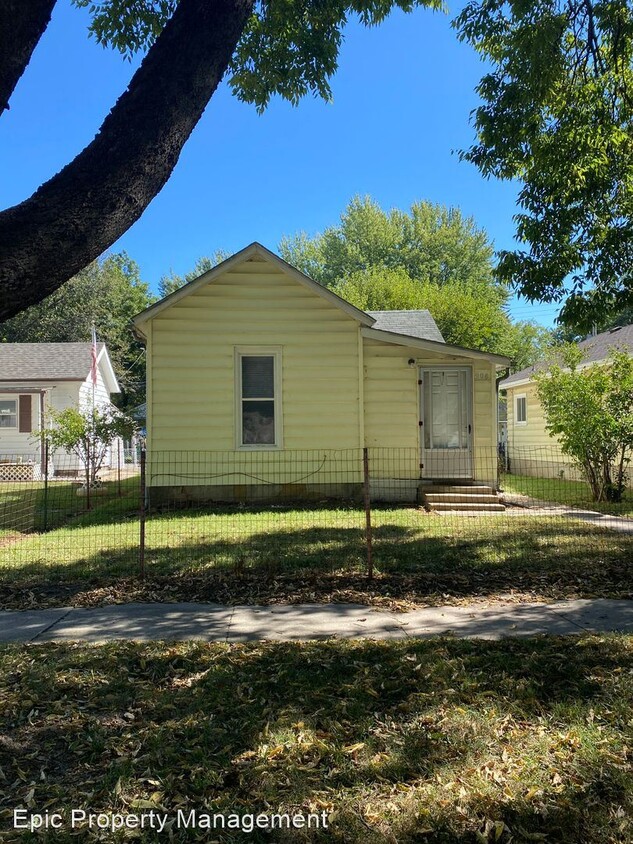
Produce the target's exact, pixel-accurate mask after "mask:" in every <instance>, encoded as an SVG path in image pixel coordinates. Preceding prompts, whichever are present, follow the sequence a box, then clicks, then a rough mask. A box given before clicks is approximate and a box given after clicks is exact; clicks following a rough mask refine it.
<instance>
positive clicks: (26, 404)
mask: <svg viewBox="0 0 633 844" xmlns="http://www.w3.org/2000/svg"><path fill="white" fill-rule="evenodd" d="M18 424H19V428H18V430H19V432H20V433H21V434H30V433H31V396H20V421H19V423H18Z"/></svg>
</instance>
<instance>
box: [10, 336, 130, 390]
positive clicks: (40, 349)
mask: <svg viewBox="0 0 633 844" xmlns="http://www.w3.org/2000/svg"><path fill="white" fill-rule="evenodd" d="M97 362H98V364H99V366H100V367H101V369H102V373H103V377H104V380H105V382H106V386H107V387H108V389H109V390H110V392H111V393H118V392H120V390H119V385H118V383H117V380H116V375H115V374H114V369H113V368H112V363H111V362H110V356H109V355H108V350H107V349H106V345H105V343H97ZM91 366H92V344H91V343H0V383H2V382H8V381H11V382H21V381H85V379H86V378H87V377H88V376H89V375H90V369H91Z"/></svg>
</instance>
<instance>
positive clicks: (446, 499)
mask: <svg viewBox="0 0 633 844" xmlns="http://www.w3.org/2000/svg"><path fill="white" fill-rule="evenodd" d="M424 500H425V501H426V503H427V504H429V505H430V506H431V507H433V506H434V505H435V504H498V503H499V498H498V497H497V496H496V495H494V494H493V493H492V492H490V493H473V494H472V495H471V494H469V493H465V492H437V493H433V494H432V493H430V492H427V493H425V495H424Z"/></svg>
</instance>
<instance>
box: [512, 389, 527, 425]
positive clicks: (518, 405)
mask: <svg viewBox="0 0 633 844" xmlns="http://www.w3.org/2000/svg"><path fill="white" fill-rule="evenodd" d="M514 407H515V415H514V422H515V424H516V425H525V424H526V422H527V397H526V396H525V395H523V396H517V397H516V398H515V400H514Z"/></svg>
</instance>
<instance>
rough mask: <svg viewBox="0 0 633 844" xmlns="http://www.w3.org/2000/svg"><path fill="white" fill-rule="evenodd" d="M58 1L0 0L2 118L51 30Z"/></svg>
mask: <svg viewBox="0 0 633 844" xmlns="http://www.w3.org/2000/svg"><path fill="white" fill-rule="evenodd" d="M55 3H56V0H0V114H2V112H3V111H5V109H8V108H9V99H10V97H11V94H12V93H13V91H14V90H15V86H16V85H17V84H18V81H19V79H20V77H21V76H22V74H23V73H24V70H25V68H26V66H27V65H28V63H29V62H30V61H31V55H32V54H33V50H34V49H35V47H36V45H37V42H38V41H39V40H40V38H41V37H42V35H43V34H44V30H45V29H46V27H47V26H48V24H49V22H50V19H51V14H52V12H53V8H54V6H55Z"/></svg>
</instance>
